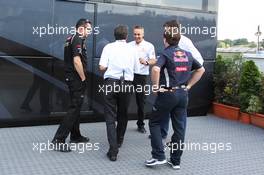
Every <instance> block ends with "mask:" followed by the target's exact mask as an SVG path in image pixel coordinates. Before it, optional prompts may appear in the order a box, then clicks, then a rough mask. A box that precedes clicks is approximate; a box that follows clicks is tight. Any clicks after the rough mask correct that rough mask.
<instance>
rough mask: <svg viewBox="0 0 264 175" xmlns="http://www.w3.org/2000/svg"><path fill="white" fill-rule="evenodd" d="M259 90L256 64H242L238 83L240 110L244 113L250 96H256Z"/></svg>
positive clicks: (259, 80)
mask: <svg viewBox="0 0 264 175" xmlns="http://www.w3.org/2000/svg"><path fill="white" fill-rule="evenodd" d="M260 90H261V74H260V72H259V70H258V67H257V66H256V64H255V63H254V62H253V61H252V60H250V61H246V62H244V63H243V64H242V71H241V76H240V81H239V99H240V109H241V111H243V112H246V110H247V108H248V107H249V101H250V99H251V98H252V96H258V95H259V93H260Z"/></svg>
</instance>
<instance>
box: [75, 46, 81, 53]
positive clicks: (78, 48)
mask: <svg viewBox="0 0 264 175" xmlns="http://www.w3.org/2000/svg"><path fill="white" fill-rule="evenodd" d="M76 49H77V50H78V53H80V54H82V47H81V45H80V44H77V45H76Z"/></svg>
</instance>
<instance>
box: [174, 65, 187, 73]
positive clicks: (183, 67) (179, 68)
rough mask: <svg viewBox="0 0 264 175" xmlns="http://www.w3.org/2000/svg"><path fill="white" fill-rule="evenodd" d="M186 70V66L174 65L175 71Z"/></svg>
mask: <svg viewBox="0 0 264 175" xmlns="http://www.w3.org/2000/svg"><path fill="white" fill-rule="evenodd" d="M187 70H188V68H187V66H180V67H176V72H186V71H187Z"/></svg>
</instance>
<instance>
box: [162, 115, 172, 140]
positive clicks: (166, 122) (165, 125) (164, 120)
mask: <svg viewBox="0 0 264 175" xmlns="http://www.w3.org/2000/svg"><path fill="white" fill-rule="evenodd" d="M169 124H170V113H168V114H166V115H165V116H164V117H163V118H162V119H161V121H160V131H161V137H162V138H163V139H166V138H167V136H168V132H169Z"/></svg>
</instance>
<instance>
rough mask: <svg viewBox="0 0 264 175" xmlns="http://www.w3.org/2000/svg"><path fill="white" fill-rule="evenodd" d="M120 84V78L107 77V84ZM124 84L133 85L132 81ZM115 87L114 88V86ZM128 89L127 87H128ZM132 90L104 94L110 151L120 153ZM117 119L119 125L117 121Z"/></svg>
mask: <svg viewBox="0 0 264 175" xmlns="http://www.w3.org/2000/svg"><path fill="white" fill-rule="evenodd" d="M114 83H115V84H119V85H120V81H119V80H114V79H106V80H105V86H109V87H110V86H111V87H114ZM124 85H128V86H133V85H132V82H128V81H126V82H125V83H124ZM112 89H113V88H112ZM126 90H127V89H126ZM130 97H131V92H124V91H123V92H117V91H116V92H114V91H111V92H109V93H108V94H106V93H105V94H104V101H105V107H104V116H105V121H106V129H107V138H108V142H109V145H110V150H109V151H110V152H111V153H113V154H117V153H118V145H117V144H118V142H119V141H121V140H123V139H124V135H125V132H126V128H127V121H128V106H129V102H130ZM116 121H117V125H116V123H115V122H116Z"/></svg>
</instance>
